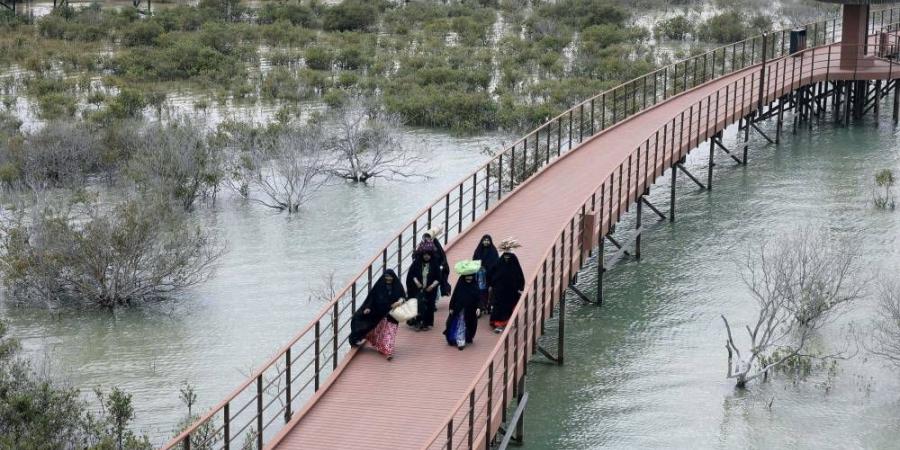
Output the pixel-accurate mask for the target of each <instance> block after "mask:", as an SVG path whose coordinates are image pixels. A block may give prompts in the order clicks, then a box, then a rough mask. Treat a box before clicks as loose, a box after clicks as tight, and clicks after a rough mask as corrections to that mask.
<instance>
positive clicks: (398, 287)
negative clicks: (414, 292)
mask: <svg viewBox="0 0 900 450" xmlns="http://www.w3.org/2000/svg"><path fill="white" fill-rule="evenodd" d="M387 274H390V275H392V276H393V277H394V282H393V283H391V284H390V285H388V284H387V283H386V282H385V281H384V276H385V275H387ZM405 297H406V292H404V291H403V283H401V282H400V279H399V278H397V274H396V273H395V272H394V271H393V270H390V269H388V270H386V271H385V272H384V275H381V278H379V279H378V281H376V282H375V285H374V286H372V290H371V291H369V295H367V296H366V300H365V301H364V302H363V303H362V305H360V306H359V309H357V310H356V312H355V313H353V318H352V319H351V320H350V343H351V344H355V343H356V342H359V341H360V340H362V339H363V338H365V337H366V335H367V334H369V332H370V331H372V330H374V329H375V327H376V326H378V322H381V319H384V318H387V320H389V321H391V322H393V323H397V321H396V320H394V318H393V317H391V315H390V312H391V305H393V304H394V303H395V302H396V301H397V300H399V299H401V298H405ZM367 308H368V309H369V310H370V311H369V313H368V314H366V313H365V312H364V311H365V310H366V309H367Z"/></svg>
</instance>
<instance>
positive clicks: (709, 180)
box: [706, 136, 716, 190]
mask: <svg viewBox="0 0 900 450" xmlns="http://www.w3.org/2000/svg"><path fill="white" fill-rule="evenodd" d="M715 139H716V137H715V136H711V137H710V138H709V167H708V168H707V170H706V187H707V189H709V190H712V175H713V167H715V165H716V163H715V162H714V161H713V160H714V156H715V154H716V140H715Z"/></svg>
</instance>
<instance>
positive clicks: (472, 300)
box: [450, 275, 481, 311]
mask: <svg viewBox="0 0 900 450" xmlns="http://www.w3.org/2000/svg"><path fill="white" fill-rule="evenodd" d="M467 276H471V277H472V281H470V282H469V281H466V277H467ZM480 298H481V293H480V291H479V290H478V282H477V281H475V276H474V275H463V276H460V277H459V279H458V280H456V288H455V289H453V295H452V296H451V297H450V309H452V310H454V311H458V310H468V309H471V310H472V311H474V310H475V308H477V307H478V306H479V304H480V303H479V302H480Z"/></svg>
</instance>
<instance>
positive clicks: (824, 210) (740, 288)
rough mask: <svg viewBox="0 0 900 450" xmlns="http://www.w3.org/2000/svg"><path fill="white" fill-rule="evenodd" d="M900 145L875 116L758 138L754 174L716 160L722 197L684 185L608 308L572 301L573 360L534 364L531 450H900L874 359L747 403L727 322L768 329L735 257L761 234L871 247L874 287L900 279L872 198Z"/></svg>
mask: <svg viewBox="0 0 900 450" xmlns="http://www.w3.org/2000/svg"><path fill="white" fill-rule="evenodd" d="M733 133H734V130H731V134H732V135H733ZM898 136H900V135H898V133H897V131H896V130H895V129H893V127H891V126H890V124H887V123H882V124H881V127H879V128H877V129H876V128H875V127H874V124H873V123H872V122H871V120H869V121H866V122H865V123H863V124H857V125H855V126H853V127H851V128H837V127H833V126H831V125H830V124H826V123H824V122H823V123H822V124H821V125H819V126H817V127H816V128H815V129H814V130H813V131H812V132H807V131H804V132H801V133H799V134H798V135H796V136H791V135H790V134H789V133H788V134H787V135H786V136H785V137H786V139H785V141H783V142H782V145H781V146H780V147H776V146H771V145H765V146H764V145H763V144H762V143H761V142H760V141H761V138H760V139H759V140H756V141H755V142H756V145H755V146H754V147H752V148H751V151H750V164H749V166H748V167H746V168H745V167H737V166H735V165H734V164H733V163H732V162H730V160H727V161H726V157H725V155H724V154H722V153H719V154H717V155H716V158H717V160H718V162H719V163H720V165H719V166H718V167H716V174H715V176H714V180H713V190H712V192H703V191H698V190H697V188H696V186H695V185H693V184H691V182H690V181H689V180H687V178H686V177H681V178H682V179H681V180H680V182H679V185H678V200H677V202H678V204H677V212H678V214H677V218H678V220H677V222H676V223H674V224H670V223H668V222H664V223H659V224H657V225H654V226H652V227H651V230H650V231H649V232H647V233H646V234H645V235H644V241H643V259H642V260H641V261H640V262H634V261H630V262H626V263H624V264H621V265H619V266H617V267H615V268H613V269H612V270H610V271H609V272H607V274H606V277H605V279H604V282H605V290H604V292H605V303H604V305H603V306H602V307H600V308H598V307H596V306H592V305H585V304H583V303H579V302H577V301H575V300H574V299H572V301H570V302H569V307H568V309H567V312H568V317H567V322H566V331H567V335H566V364H565V365H564V366H562V367H558V366H555V365H550V364H548V363H542V362H541V358H537V362H535V363H532V364H531V366H530V372H529V376H528V391H529V392H530V395H531V397H530V398H531V400H530V403H529V405H528V409H527V420H526V433H527V435H526V445H525V447H524V448H526V449H551V448H564V449H594V448H815V449H823V448H900V377H898V376H897V372H896V369H893V370H892V369H891V368H890V367H886V366H885V365H884V364H883V363H882V362H881V361H879V360H877V359H873V358H872V357H871V356H870V355H868V354H867V353H866V352H865V350H861V351H860V353H859V354H858V355H857V356H856V357H855V358H853V359H852V360H848V361H842V362H840V363H839V365H838V372H837V374H836V375H834V376H832V377H829V376H828V374H827V371H825V370H817V371H814V372H813V374H812V375H811V376H810V377H809V379H807V380H806V381H805V382H801V383H794V382H792V381H791V380H789V379H786V378H785V377H784V376H777V377H775V379H774V380H773V381H770V382H768V383H765V384H753V385H751V386H750V388H749V389H747V390H746V391H738V390H736V389H735V388H734V383H733V382H732V381H729V380H726V378H725V374H726V369H727V366H726V361H727V360H726V352H725V349H724V342H725V335H724V333H725V331H724V326H723V325H722V321H721V319H720V318H719V315H720V314H725V315H726V316H727V317H728V318H729V320H731V321H732V323H733V324H734V322H738V323H739V324H740V325H739V326H741V327H742V326H743V324H744V323H747V322H749V321H750V320H751V319H753V318H754V317H755V314H756V309H755V307H754V305H755V303H754V301H753V300H752V299H751V298H750V296H749V295H748V292H747V289H746V288H745V287H744V285H743V284H742V282H741V279H740V275H739V272H738V269H737V267H736V262H735V261H736V260H737V259H738V258H740V257H741V256H742V255H743V254H744V251H745V249H746V247H747V245H748V244H750V243H753V242H756V240H757V239H759V238H760V237H762V236H775V235H778V234H782V233H788V232H791V231H793V230H795V229H796V228H797V227H798V226H803V225H808V224H809V225H818V226H824V227H827V228H829V229H831V230H833V231H834V232H836V233H839V234H840V235H843V236H846V237H849V238H850V239H852V240H853V241H854V242H856V243H857V244H858V245H859V248H860V249H861V251H862V254H863V255H864V258H865V261H866V269H865V272H866V273H864V274H861V275H863V276H865V275H869V274H871V273H875V272H877V271H883V272H884V273H886V274H888V275H889V276H896V275H895V274H896V273H897V268H898V266H900V242H898V241H897V235H898V231H900V212H883V211H877V210H875V209H874V208H873V207H872V206H871V202H870V199H871V192H872V179H873V174H874V172H875V171H876V170H878V169H882V168H892V169H894V170H895V173H896V171H897V170H898V169H900V166H898V163H900V158H898V156H900V155H898V149H900V145H898V143H900V139H898ZM732 138H733V136H732ZM707 158H708V150H707V147H706V146H704V148H703V149H702V150H695V153H694V154H693V155H692V156H691V158H690V159H689V163H691V164H690V165H689V166H688V167H689V168H692V171H693V172H694V173H695V175H697V176H698V177H699V176H700V175H701V174H702V175H704V177H702V178H703V179H704V181H705V174H706V160H707ZM660 181H661V182H662V183H661V184H660V185H659V186H656V187H655V189H654V193H653V195H652V197H653V201H654V203H655V204H656V205H657V206H659V207H660V209H663V210H666V209H668V185H667V184H666V182H667V181H668V177H666V178H663V179H661V180H660ZM645 211H646V209H645ZM647 214H650V213H649V212H648V213H647ZM645 217H650V216H649V215H645ZM650 220H651V222H652V221H653V220H654V219H653V218H651V219H650ZM589 272H590V271H589ZM586 278H590V279H585V280H583V281H582V284H583V287H584V288H585V290H586V291H588V292H589V293H591V294H592V295H593V293H594V292H595V290H596V287H595V286H596V284H595V282H594V280H593V278H592V277H586ZM873 300H874V297H871V296H870V297H869V298H867V299H866V300H865V301H864V302H861V303H859V304H857V305H856V309H855V310H854V311H853V312H851V313H849V314H847V315H846V316H845V317H843V318H841V319H840V320H839V321H838V322H837V323H835V324H833V325H831V326H829V327H828V328H826V329H825V330H823V332H822V333H821V334H820V336H818V338H817V345H820V346H821V347H820V348H834V347H836V346H838V345H842V344H843V343H844V342H845V341H844V340H843V339H844V338H843V336H844V334H843V331H842V328H844V327H845V326H847V325H848V324H850V323H853V324H855V325H856V327H857V328H858V329H860V330H861V332H862V334H863V335H864V336H865V331H866V327H867V324H868V323H869V321H870V319H871V317H872V306H873ZM555 333H556V331H555V329H549V330H548V335H553V336H555ZM546 342H547V344H548V345H550V346H551V347H552V346H553V345H554V342H555V340H547V341H546ZM770 403H771V407H770V406H769V404H770Z"/></svg>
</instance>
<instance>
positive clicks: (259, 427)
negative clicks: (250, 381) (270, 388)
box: [256, 373, 263, 450]
mask: <svg viewBox="0 0 900 450" xmlns="http://www.w3.org/2000/svg"><path fill="white" fill-rule="evenodd" d="M256 448H257V449H258V450H262V448H263V377H262V373H260V374H259V375H257V376H256Z"/></svg>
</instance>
